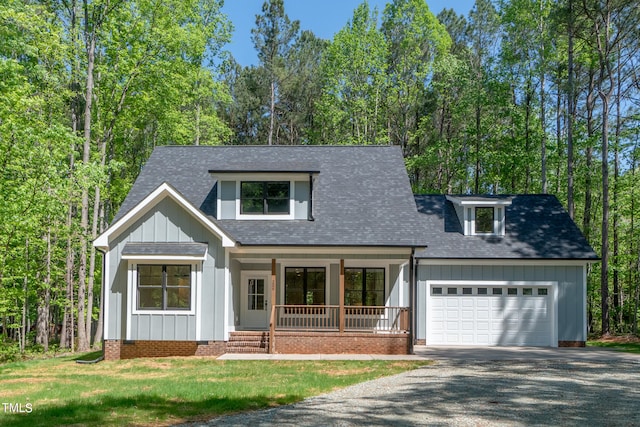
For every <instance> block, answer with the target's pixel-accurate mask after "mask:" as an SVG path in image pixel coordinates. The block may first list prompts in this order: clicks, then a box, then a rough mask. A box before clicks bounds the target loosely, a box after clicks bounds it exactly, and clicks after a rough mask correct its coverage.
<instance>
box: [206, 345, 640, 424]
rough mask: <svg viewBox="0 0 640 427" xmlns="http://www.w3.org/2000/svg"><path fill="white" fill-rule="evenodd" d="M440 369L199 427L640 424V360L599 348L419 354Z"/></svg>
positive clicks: (460, 350) (452, 350)
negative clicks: (430, 360)
mask: <svg viewBox="0 0 640 427" xmlns="http://www.w3.org/2000/svg"><path fill="white" fill-rule="evenodd" d="M416 353H418V356H421V357H425V358H431V359H433V360H435V363H434V364H433V365H430V366H427V367H423V368H420V369H417V370H414V371H410V372H405V373H402V374H399V375H394V376H391V377H386V378H380V379H377V380H373V381H368V382H365V383H361V384H357V385H355V386H352V387H348V388H346V389H343V390H339V391H336V392H332V393H328V394H325V395H321V396H317V397H313V398H310V399H307V400H305V401H303V402H300V403H297V404H294V405H287V406H282V407H278V408H273V409H269V410H264V411H256V412H250V413H245V414H240V415H233V416H226V417H221V418H216V419H214V420H211V421H210V422H208V423H206V424H200V425H209V426H217V425H225V426H227V425H232V426H245V425H252V426H255V425H278V426H283V425H284V426H318V425H322V426H365V425H367V426H383V425H384V426H387V425H397V426H412V425H456V426H493V425H510V426H519V425H527V426H528V425H554V426H555V425H640V411H639V409H640V357H639V356H637V355H632V354H627V353H618V352H613V351H608V350H599V349H589V348H587V349H489V348H445V347H441V348H429V349H427V348H426V347H425V348H418V349H416Z"/></svg>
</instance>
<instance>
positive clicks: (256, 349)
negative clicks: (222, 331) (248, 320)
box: [227, 331, 269, 353]
mask: <svg viewBox="0 0 640 427" xmlns="http://www.w3.org/2000/svg"><path fill="white" fill-rule="evenodd" d="M268 351H269V334H268V333H267V332H262V331H235V332H231V334H230V335H229V342H228V343H227V353H267V352H268Z"/></svg>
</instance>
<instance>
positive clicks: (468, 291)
mask: <svg viewBox="0 0 640 427" xmlns="http://www.w3.org/2000/svg"><path fill="white" fill-rule="evenodd" d="M472 293H473V292H472V289H471V288H462V295H471V294H472Z"/></svg>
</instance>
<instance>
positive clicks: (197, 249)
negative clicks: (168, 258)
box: [122, 242, 208, 257]
mask: <svg viewBox="0 0 640 427" xmlns="http://www.w3.org/2000/svg"><path fill="white" fill-rule="evenodd" d="M207 247H208V245H207V244H206V243H187V242H185V243H164V242H162V243H132V242H129V243H127V244H125V245H124V248H122V256H123V257H126V256H127V255H178V256H192V257H203V256H204V255H205V254H206V253H207Z"/></svg>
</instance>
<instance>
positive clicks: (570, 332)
mask: <svg viewBox="0 0 640 427" xmlns="http://www.w3.org/2000/svg"><path fill="white" fill-rule="evenodd" d="M582 268H583V267H582V266H551V265H547V266H533V265H507V266H500V265H493V266H486V265H454V266H449V265H446V266H437V265H435V266H433V265H429V266H427V265H419V266H418V283H417V292H416V298H417V299H416V301H417V310H416V316H417V318H416V321H417V328H416V338H417V339H425V338H426V322H427V313H426V298H427V294H426V292H427V289H426V282H427V280H496V281H552V282H557V283H558V299H557V304H558V340H559V341H585V340H586V337H585V336H584V324H585V322H586V319H584V314H583V306H584V304H586V302H585V301H584V292H583V287H584V286H585V284H584V283H583V277H582Z"/></svg>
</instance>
